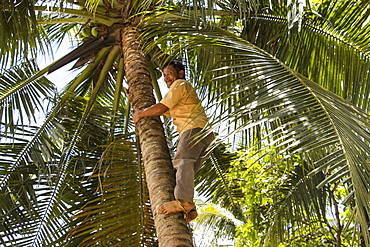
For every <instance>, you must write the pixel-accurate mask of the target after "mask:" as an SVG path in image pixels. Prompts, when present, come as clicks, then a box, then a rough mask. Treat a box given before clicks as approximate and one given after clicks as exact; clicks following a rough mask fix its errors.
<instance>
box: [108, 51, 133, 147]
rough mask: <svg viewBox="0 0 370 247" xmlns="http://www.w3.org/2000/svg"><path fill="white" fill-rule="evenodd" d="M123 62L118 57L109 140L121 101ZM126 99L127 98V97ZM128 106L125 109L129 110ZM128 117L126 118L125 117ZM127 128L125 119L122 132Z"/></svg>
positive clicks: (112, 137) (112, 134) (112, 133)
mask: <svg viewBox="0 0 370 247" xmlns="http://www.w3.org/2000/svg"><path fill="white" fill-rule="evenodd" d="M124 67H125V64H124V59H123V57H121V58H120V59H119V63H118V73H117V77H116V85H115V89H114V100H113V107H112V121H111V141H113V139H114V128H115V123H116V122H117V121H116V120H117V111H118V107H119V105H120V101H121V95H122V87H123V85H122V83H123V79H124V76H125V70H124ZM127 100H128V98H127ZM129 109H130V107H129V105H127V107H126V111H129ZM126 119H128V118H126ZM127 128H128V121H125V126H124V132H125V133H127Z"/></svg>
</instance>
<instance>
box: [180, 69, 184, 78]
mask: <svg viewBox="0 0 370 247" xmlns="http://www.w3.org/2000/svg"><path fill="white" fill-rule="evenodd" d="M179 77H180V79H185V71H184V70H180V71H179Z"/></svg>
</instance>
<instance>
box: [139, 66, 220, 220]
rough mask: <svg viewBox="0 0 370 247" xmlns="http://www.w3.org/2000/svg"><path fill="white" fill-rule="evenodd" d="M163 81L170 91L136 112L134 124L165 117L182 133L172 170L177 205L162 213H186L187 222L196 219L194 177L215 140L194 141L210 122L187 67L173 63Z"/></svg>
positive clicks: (167, 205)
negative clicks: (173, 171) (186, 73)
mask: <svg viewBox="0 0 370 247" xmlns="http://www.w3.org/2000/svg"><path fill="white" fill-rule="evenodd" d="M163 77H164V81H165V83H166V84H167V87H168V88H169V89H170V90H169V91H168V93H167V94H166V95H165V97H164V98H163V99H162V100H161V101H160V102H159V103H157V104H155V105H152V106H151V107H148V108H146V109H143V110H139V109H137V108H134V115H133V120H134V123H135V124H136V123H137V122H138V121H140V119H141V118H143V117H151V116H160V115H165V116H167V117H171V118H172V121H173V124H174V125H176V127H177V131H178V133H179V140H178V144H177V151H176V155H175V157H174V160H173V166H174V168H175V169H176V187H175V190H174V196H175V199H176V200H174V201H170V202H167V203H164V204H163V205H162V206H161V207H160V208H159V213H163V214H170V213H176V212H181V211H182V212H183V213H184V218H185V219H186V221H187V222H190V221H191V220H193V219H195V218H196V217H197V212H196V209H195V204H194V201H193V198H194V175H195V174H196V172H197V171H198V170H199V168H200V166H201V164H202V163H203V162H204V161H205V160H206V159H207V158H208V156H209V155H207V147H208V146H209V145H210V143H211V142H212V141H213V139H214V134H213V133H209V134H207V135H205V136H204V137H202V138H194V137H198V136H201V135H199V134H200V132H201V131H202V130H204V128H205V127H206V126H207V124H208V119H207V116H206V114H205V112H204V108H203V107H202V105H201V101H200V100H199V98H198V96H197V94H196V92H195V89H194V88H193V87H192V86H191V84H190V83H189V82H188V81H186V80H185V66H184V65H183V64H182V63H181V62H178V61H172V62H170V63H169V64H167V65H165V66H164V68H163Z"/></svg>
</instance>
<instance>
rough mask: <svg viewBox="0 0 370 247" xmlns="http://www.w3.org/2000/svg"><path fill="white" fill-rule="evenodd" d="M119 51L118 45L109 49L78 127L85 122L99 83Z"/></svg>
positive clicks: (102, 80) (101, 82)
mask: <svg viewBox="0 0 370 247" xmlns="http://www.w3.org/2000/svg"><path fill="white" fill-rule="evenodd" d="M119 51H120V46H118V45H117V46H114V47H113V48H112V50H111V51H110V53H109V54H108V57H107V60H106V61H105V63H104V66H103V68H102V70H101V72H100V74H99V79H98V81H97V83H96V85H95V87H94V89H93V91H92V93H91V95H90V98H89V101H88V102H87V105H86V108H85V110H84V112H83V114H82V117H81V120H80V123H79V126H78V129H80V128H82V126H83V124H84V123H85V120H86V118H87V116H88V114H89V112H90V110H91V108H92V106H93V104H94V103H95V100H96V97H97V95H98V92H99V90H100V87H101V85H102V84H103V82H104V81H105V77H106V75H107V73H108V71H109V70H110V69H111V66H112V64H113V63H114V61H115V60H116V59H117V55H118V53H119Z"/></svg>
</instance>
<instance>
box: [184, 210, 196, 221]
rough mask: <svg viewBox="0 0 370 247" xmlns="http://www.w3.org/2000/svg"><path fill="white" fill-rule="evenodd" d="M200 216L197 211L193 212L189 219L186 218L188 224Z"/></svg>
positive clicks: (190, 213)
mask: <svg viewBox="0 0 370 247" xmlns="http://www.w3.org/2000/svg"><path fill="white" fill-rule="evenodd" d="M197 216H198V212H197V211H196V210H191V211H190V212H189V213H188V217H186V223H189V222H190V221H192V220H194V219H195V218H196V217H197Z"/></svg>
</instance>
